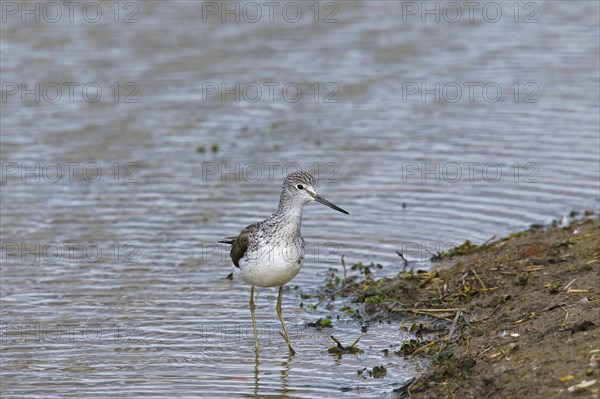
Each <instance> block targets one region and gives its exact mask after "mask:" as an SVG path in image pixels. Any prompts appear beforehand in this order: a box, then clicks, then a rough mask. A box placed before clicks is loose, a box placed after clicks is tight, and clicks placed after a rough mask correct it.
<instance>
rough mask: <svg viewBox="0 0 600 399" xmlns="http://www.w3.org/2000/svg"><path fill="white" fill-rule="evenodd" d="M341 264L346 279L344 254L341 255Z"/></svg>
mask: <svg viewBox="0 0 600 399" xmlns="http://www.w3.org/2000/svg"><path fill="white" fill-rule="evenodd" d="M342 266H343V267H344V280H345V279H346V261H345V260H344V255H342Z"/></svg>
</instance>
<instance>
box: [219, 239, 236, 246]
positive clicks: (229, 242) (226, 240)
mask: <svg viewBox="0 0 600 399" xmlns="http://www.w3.org/2000/svg"><path fill="white" fill-rule="evenodd" d="M236 238H237V237H225V239H224V240H221V241H217V242H218V243H220V244H229V245H233V243H234V242H235V239H236Z"/></svg>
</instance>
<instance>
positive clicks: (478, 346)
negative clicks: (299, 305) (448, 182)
mask: <svg viewBox="0 0 600 399" xmlns="http://www.w3.org/2000/svg"><path fill="white" fill-rule="evenodd" d="M435 259H438V260H441V262H440V263H437V262H434V263H433V266H434V267H436V266H437V267H436V268H434V269H433V270H432V271H429V272H422V271H417V272H413V271H410V272H406V271H405V270H404V271H402V272H401V273H400V274H399V275H398V276H396V277H391V278H390V277H387V278H379V279H373V278H372V270H373V269H376V268H378V267H379V268H380V267H381V266H380V265H377V264H371V265H368V266H365V265H362V264H359V265H358V266H356V267H353V269H354V270H358V271H360V272H361V274H363V275H364V278H363V279H360V278H356V276H353V277H350V278H344V279H339V278H336V276H334V275H333V274H332V276H331V277H330V278H329V280H328V285H327V287H326V291H327V293H328V294H329V295H332V296H333V295H341V296H352V298H353V300H354V302H355V303H359V304H360V306H359V307H360V308H361V309H362V310H361V311H359V307H357V308H356V309H353V308H351V307H348V306H346V307H345V308H347V309H343V311H344V313H346V314H348V315H350V316H351V317H355V318H357V319H365V318H366V319H368V320H385V321H390V320H398V319H400V318H402V319H403V320H406V319H407V318H409V319H410V318H414V319H415V320H423V319H424V318H426V319H433V320H434V323H433V324H432V325H433V326H434V327H433V329H434V330H435V329H436V327H435V326H436V324H437V323H443V326H444V328H443V333H438V334H437V335H436V337H435V338H432V339H426V340H423V339H420V338H419V334H425V333H427V332H428V331H427V329H429V328H432V327H429V326H427V325H423V323H419V322H418V321H417V322H415V323H414V324H413V326H412V327H411V329H412V330H413V331H412V332H414V333H415V337H416V339H411V340H408V341H406V342H405V343H404V344H403V345H402V346H401V347H400V348H399V349H398V350H397V351H396V355H400V356H415V355H418V356H427V357H429V358H430V359H431V360H432V366H431V369H430V371H429V373H427V374H426V375H424V376H422V377H421V378H419V379H417V380H416V381H414V382H413V383H412V384H411V385H410V386H409V387H408V388H407V389H403V390H402V391H401V393H399V397H412V398H461V399H462V398H509V397H510V398H513V397H514V398H534V397H536V398H562V397H565V398H570V397H586V398H598V397H599V396H600V222H599V220H598V219H597V218H593V219H590V218H587V219H584V220H579V221H575V222H573V223H572V224H571V225H569V226H567V227H552V228H549V229H531V230H529V231H526V232H519V233H516V234H512V235H510V236H509V237H506V238H503V239H501V240H498V241H495V242H487V243H485V244H484V245H481V246H477V245H473V244H471V243H470V242H466V243H465V244H463V245H461V246H459V247H457V248H456V249H455V250H450V251H448V252H447V253H444V254H437V255H436V256H435V257H434V260H435ZM344 266H345V265H344ZM344 269H345V268H344ZM417 323H418V324H417ZM371 372H373V370H371ZM384 375H385V374H384V373H378V374H377V376H378V377H380V378H381V377H382V376H384Z"/></svg>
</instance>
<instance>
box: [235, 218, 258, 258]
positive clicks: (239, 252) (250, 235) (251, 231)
mask: <svg viewBox="0 0 600 399" xmlns="http://www.w3.org/2000/svg"><path fill="white" fill-rule="evenodd" d="M257 230H258V223H254V224H251V225H250V226H248V227H246V228H245V229H244V230H242V231H241V232H240V235H239V236H237V238H236V239H235V240H233V244H232V245H231V251H230V252H229V254H230V255H231V260H232V261H233V264H234V265H235V266H236V267H240V259H242V258H243V257H244V254H246V250H247V249H248V246H250V245H251V244H252V242H253V241H254V240H255V239H256V237H255V234H256V231H257Z"/></svg>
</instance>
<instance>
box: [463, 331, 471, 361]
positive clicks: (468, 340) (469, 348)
mask: <svg viewBox="0 0 600 399" xmlns="http://www.w3.org/2000/svg"><path fill="white" fill-rule="evenodd" d="M470 350H471V336H470V335H469V336H468V337H467V349H465V351H464V352H463V354H462V355H461V357H463V356H465V355H466V354H467V353H469V351H470Z"/></svg>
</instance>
